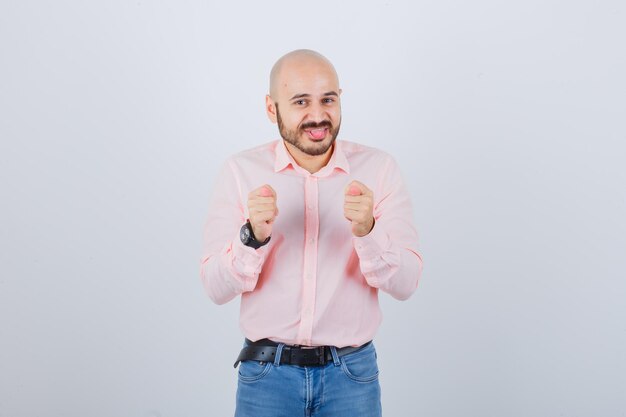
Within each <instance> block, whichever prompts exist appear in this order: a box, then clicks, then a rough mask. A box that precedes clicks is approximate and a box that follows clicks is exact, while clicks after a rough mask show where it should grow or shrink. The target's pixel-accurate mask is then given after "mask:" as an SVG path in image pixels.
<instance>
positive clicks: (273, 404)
mask: <svg viewBox="0 0 626 417" xmlns="http://www.w3.org/2000/svg"><path fill="white" fill-rule="evenodd" d="M282 346H283V345H279V348H278V351H277V352H276V357H275V360H274V362H257V361H244V362H241V363H240V364H239V382H238V385H237V408H236V410H235V417H300V416H303V417H308V416H315V417H331V416H333V417H335V416H337V417H380V416H381V415H382V410H381V404H380V385H379V383H378V365H377V363H376V349H375V348H374V344H373V343H370V344H369V345H367V346H365V347H364V348H362V349H360V350H358V351H356V352H353V353H350V354H348V355H345V356H342V357H341V358H339V357H338V356H337V352H336V350H335V349H334V348H332V351H333V359H334V361H333V362H330V363H328V364H327V365H326V366H317V367H316V366H311V367H309V366H295V365H280V364H279V361H280V355H281V352H282Z"/></svg>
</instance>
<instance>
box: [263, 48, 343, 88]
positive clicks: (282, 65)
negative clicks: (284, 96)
mask: <svg viewBox="0 0 626 417" xmlns="http://www.w3.org/2000/svg"><path fill="white" fill-rule="evenodd" d="M310 67H317V68H323V69H325V70H326V71H330V72H331V73H332V75H333V76H334V78H335V81H336V82H337V85H339V78H338V77H337V72H336V71H335V67H334V66H333V64H332V63H331V62H330V61H329V60H328V59H327V58H326V57H325V56H324V55H322V54H320V53H319V52H315V51H312V50H310V49H296V50H295V51H291V52H289V53H287V54H285V55H283V56H282V57H280V58H279V59H278V61H276V63H275V64H274V66H273V67H272V71H271V72H270V96H271V97H272V98H273V99H274V100H278V97H279V96H280V90H281V87H286V82H287V79H288V78H290V77H291V76H293V73H294V72H296V73H297V71H299V70H301V69H303V68H310Z"/></svg>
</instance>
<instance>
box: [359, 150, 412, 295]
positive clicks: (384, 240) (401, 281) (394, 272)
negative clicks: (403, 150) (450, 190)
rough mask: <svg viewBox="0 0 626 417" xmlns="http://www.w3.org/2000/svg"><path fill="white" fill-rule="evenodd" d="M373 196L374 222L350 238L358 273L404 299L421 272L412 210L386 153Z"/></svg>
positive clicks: (395, 170)
mask: <svg viewBox="0 0 626 417" xmlns="http://www.w3.org/2000/svg"><path fill="white" fill-rule="evenodd" d="M377 191H378V193H379V194H380V195H379V196H377V195H374V199H375V200H374V204H375V206H374V219H375V224H374V228H373V229H372V230H371V232H370V233H369V234H367V235H365V236H362V237H354V238H353V240H354V248H355V251H356V253H357V255H358V257H359V265H360V268H361V273H362V274H363V275H364V276H365V279H366V281H367V283H368V284H369V285H370V286H372V287H374V288H378V289H381V290H383V291H385V292H387V293H389V294H390V295H391V296H393V297H394V298H396V299H398V300H406V299H407V298H409V297H410V296H411V294H413V292H414V291H415V289H416V288H417V283H418V281H419V278H420V276H421V273H422V257H421V255H420V254H419V252H418V247H417V246H418V235H417V230H416V228H415V225H414V223H413V209H412V205H411V200H410V198H409V194H408V191H407V189H406V186H405V183H404V180H403V178H402V174H401V172H400V170H399V168H398V166H397V164H396V162H395V161H394V160H393V158H391V157H390V156H388V160H387V163H386V165H385V168H384V169H383V171H382V179H381V181H380V186H379V187H378V190H377Z"/></svg>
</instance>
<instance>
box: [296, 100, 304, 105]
mask: <svg viewBox="0 0 626 417" xmlns="http://www.w3.org/2000/svg"><path fill="white" fill-rule="evenodd" d="M293 104H295V105H296V106H304V105H305V104H306V100H296V101H294V102H293Z"/></svg>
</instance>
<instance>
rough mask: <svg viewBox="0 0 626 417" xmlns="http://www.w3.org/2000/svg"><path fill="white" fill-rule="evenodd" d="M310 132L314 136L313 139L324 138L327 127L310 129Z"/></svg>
mask: <svg viewBox="0 0 626 417" xmlns="http://www.w3.org/2000/svg"><path fill="white" fill-rule="evenodd" d="M309 134H310V135H311V136H313V139H322V138H323V137H324V136H326V129H312V130H309Z"/></svg>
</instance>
